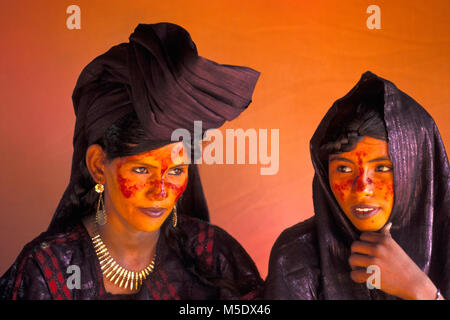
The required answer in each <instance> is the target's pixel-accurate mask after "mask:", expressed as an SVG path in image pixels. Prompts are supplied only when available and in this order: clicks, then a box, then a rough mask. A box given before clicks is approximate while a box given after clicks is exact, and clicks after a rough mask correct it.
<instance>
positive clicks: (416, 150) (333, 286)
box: [265, 72, 450, 300]
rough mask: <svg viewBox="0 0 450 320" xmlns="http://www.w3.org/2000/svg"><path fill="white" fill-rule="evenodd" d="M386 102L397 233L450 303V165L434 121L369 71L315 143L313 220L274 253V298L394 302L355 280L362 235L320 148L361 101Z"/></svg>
mask: <svg viewBox="0 0 450 320" xmlns="http://www.w3.org/2000/svg"><path fill="white" fill-rule="evenodd" d="M380 96H381V97H383V98H384V120H385V123H386V127H387V132H388V140H389V142H388V143H389V155H390V158H391V160H392V163H393V169H394V206H393V211H392V214H391V216H390V219H389V221H391V222H392V228H391V234H392V237H393V238H394V240H395V241H396V242H397V243H398V244H399V245H400V246H401V247H402V248H403V250H404V251H405V252H406V253H407V254H408V255H409V257H411V259H412V260H413V261H414V262H415V263H416V264H417V265H418V266H419V267H420V269H421V270H423V271H424V272H425V273H426V274H427V275H428V276H429V278H430V279H431V280H432V281H433V283H434V284H435V285H436V287H437V288H439V289H440V290H441V292H442V294H443V295H444V297H447V298H448V297H450V262H449V259H450V247H449V245H450V227H449V210H450V207H449V205H450V203H449V200H450V197H449V193H448V187H449V165H448V158H447V154H446V152H445V148H444V145H443V143H442V140H441V137H440V134H439V131H438V128H437V127H436V124H435V122H434V121H433V119H432V118H431V116H430V115H429V114H428V113H427V112H426V111H425V110H424V109H423V108H422V107H421V106H420V105H419V104H418V103H417V102H416V101H414V100H413V99H412V98H411V97H409V96H408V95H406V94H405V93H403V92H402V91H400V90H399V89H398V88H397V87H396V86H395V85H394V84H393V83H391V82H389V81H387V80H385V79H382V78H380V77H378V76H376V75H374V74H373V73H371V72H366V73H364V74H363V75H362V77H361V80H360V81H359V82H358V83H357V84H356V86H355V87H354V88H353V89H352V90H351V91H350V92H349V93H348V94H347V95H346V96H344V97H343V98H341V99H339V100H337V101H336V102H335V103H334V104H333V106H332V107H331V108H330V110H329V111H328V112H327V114H326V115H325V117H324V118H323V120H322V121H321V123H320V125H319V127H318V128H317V130H316V132H315V133H314V136H313V137H312V139H311V144H310V149H311V158H312V162H313V165H314V169H315V176H314V180H313V200H314V212H315V215H314V217H312V218H310V219H308V220H307V221H304V222H301V223H299V224H297V225H295V226H293V227H291V228H288V229H286V230H285V231H284V232H283V233H282V234H281V235H280V237H279V238H278V239H277V241H276V243H275V245H274V247H273V248H272V252H271V257H270V263H269V274H268V277H267V280H266V287H265V297H266V298H268V299H336V300H339V299H396V297H394V296H391V295H388V294H386V293H384V292H382V291H380V290H377V289H372V290H370V289H368V288H367V286H366V284H365V283H363V284H357V283H355V282H353V281H352V280H351V278H350V272H351V269H350V266H349V264H348V258H349V256H350V245H351V243H352V242H353V241H354V240H357V239H358V238H359V234H360V232H359V231H358V230H357V229H356V228H354V227H353V225H352V224H351V222H350V221H349V220H348V219H347V218H346V216H345V215H344V213H343V212H342V210H341V209H340V207H339V205H338V203H337V201H336V199H335V197H334V195H333V193H332V191H331V189H330V187H329V182H328V181H329V180H328V166H327V163H325V161H324V160H322V159H321V158H320V156H319V148H320V147H321V146H322V145H323V144H324V141H326V137H327V134H328V132H330V131H331V129H332V128H335V127H336V126H339V125H340V123H342V120H343V119H346V118H348V117H351V116H352V113H354V110H355V109H356V107H357V105H358V102H360V101H362V100H364V99H376V98H377V97H380Z"/></svg>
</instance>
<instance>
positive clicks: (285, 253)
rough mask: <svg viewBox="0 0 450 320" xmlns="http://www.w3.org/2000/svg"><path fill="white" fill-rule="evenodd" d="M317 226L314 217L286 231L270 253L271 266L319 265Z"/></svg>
mask: <svg viewBox="0 0 450 320" xmlns="http://www.w3.org/2000/svg"><path fill="white" fill-rule="evenodd" d="M318 254H319V253H318V250H317V236H316V225H315V220H314V217H311V218H309V219H307V220H305V221H303V222H300V223H297V224H296V225H294V226H292V227H289V228H287V229H285V230H284V231H283V232H282V233H281V234H280V236H279V237H278V239H277V240H276V241H275V244H274V245H273V247H272V250H271V253H270V264H274V263H278V264H280V263H283V264H289V263H290V262H295V264H296V265H297V267H302V266H304V267H307V266H316V265H318Z"/></svg>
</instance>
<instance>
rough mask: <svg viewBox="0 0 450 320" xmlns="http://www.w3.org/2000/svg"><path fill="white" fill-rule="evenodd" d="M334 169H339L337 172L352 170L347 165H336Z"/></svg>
mask: <svg viewBox="0 0 450 320" xmlns="http://www.w3.org/2000/svg"><path fill="white" fill-rule="evenodd" d="M336 170H337V171H339V172H344V173H349V172H352V169H351V168H350V167H347V166H338V167H337V168H336Z"/></svg>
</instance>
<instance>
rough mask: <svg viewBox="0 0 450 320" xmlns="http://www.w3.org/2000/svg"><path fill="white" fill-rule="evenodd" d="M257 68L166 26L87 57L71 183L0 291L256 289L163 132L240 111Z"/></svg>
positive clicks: (124, 295)
mask: <svg viewBox="0 0 450 320" xmlns="http://www.w3.org/2000/svg"><path fill="white" fill-rule="evenodd" d="M258 76H259V73H258V72H256V71H254V70H252V69H250V68H246V67H239V66H230V65H220V64H217V63H215V62H213V61H210V60H207V59H205V58H202V57H200V56H198V54H197V49H196V46H195V44H194V43H193V41H192V40H191V38H190V36H189V34H188V32H187V31H186V30H184V29H183V28H181V27H179V26H177V25H174V24H169V23H159V24H150V25H142V24H141V25H139V26H138V27H137V28H136V30H135V31H134V33H133V34H132V35H131V36H130V41H129V43H123V44H120V45H118V46H115V47H113V48H111V49H110V50H109V51H108V52H106V53H105V54H103V55H101V56H99V57H97V58H96V59H94V60H93V61H92V62H91V63H90V64H89V65H88V66H87V67H86V68H85V69H84V70H83V72H82V73H81V75H80V77H79V79H78V82H77V84H76V87H75V90H74V93H73V102H74V108H75V114H76V124H75V133H74V154H73V159H72V171H71V177H70V183H69V186H68V187H67V189H66V191H65V193H64V195H63V197H62V199H61V201H60V203H59V206H58V208H57V209H56V212H55V215H54V217H53V220H52V222H51V224H50V226H49V228H48V230H47V231H46V232H44V233H42V234H41V235H40V236H38V237H37V238H36V239H34V240H33V241H31V242H30V243H28V244H27V245H26V246H25V247H24V249H23V250H22V252H21V253H20V255H19V257H18V258H17V260H16V261H15V263H14V264H13V265H12V266H11V268H10V269H9V270H8V271H7V272H6V273H5V274H4V276H3V277H2V278H1V279H0V298H2V299H239V298H247V299H251V298H253V297H256V296H257V295H258V293H259V292H260V289H261V287H262V280H261V278H260V276H259V273H258V270H257V269H256V266H255V264H254V263H253V261H252V260H251V258H250V257H249V255H248V254H247V253H246V252H245V250H244V249H243V248H242V247H241V246H240V245H239V243H238V242H237V241H236V240H234V239H233V238H232V237H231V236H230V235H228V234H227V233H226V232H225V231H223V230H222V229H220V228H218V227H216V226H213V225H211V224H210V223H209V222H208V221H209V214H208V209H207V206H206V201H205V198H204V195H203V190H202V186H201V183H200V178H199V175H198V170H197V167H196V166H195V164H189V163H190V162H189V161H188V160H191V159H189V158H188V154H189V152H186V151H190V150H189V148H188V149H186V148H184V147H183V142H180V141H172V139H171V135H172V132H173V131H174V130H175V129H178V128H183V129H185V130H187V132H189V133H190V134H191V136H193V130H194V121H196V120H199V121H202V127H203V130H207V129H210V128H217V127H220V126H221V125H222V124H223V123H224V122H225V121H226V120H232V119H234V118H235V117H237V116H238V115H239V114H240V113H241V112H242V111H243V110H245V109H246V108H247V106H248V105H249V104H250V102H251V96H252V93H253V90H254V86H255V84H256V81H257V79H258ZM202 133H203V132H202ZM184 142H185V141H184ZM191 162H192V161H191Z"/></svg>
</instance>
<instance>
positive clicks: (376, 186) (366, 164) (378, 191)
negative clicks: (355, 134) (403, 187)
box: [328, 137, 394, 231]
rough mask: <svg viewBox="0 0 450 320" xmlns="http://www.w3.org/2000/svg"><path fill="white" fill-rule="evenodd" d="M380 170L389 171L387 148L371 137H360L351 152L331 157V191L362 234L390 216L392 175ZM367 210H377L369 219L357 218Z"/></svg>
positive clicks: (390, 171) (361, 216) (390, 172)
mask: <svg viewBox="0 0 450 320" xmlns="http://www.w3.org/2000/svg"><path fill="white" fill-rule="evenodd" d="M383 166H384V167H390V168H392V163H391V162H390V160H389V153H388V145H387V143H386V142H385V141H382V140H378V139H375V138H371V137H363V139H361V141H359V142H358V143H357V144H356V146H355V148H354V149H353V150H351V151H348V152H343V153H340V154H339V155H330V161H329V172H328V173H329V183H330V187H331V190H332V191H333V194H334V196H335V198H336V200H337V202H338V203H339V206H340V207H341V209H342V211H343V212H344V214H345V215H346V216H347V217H348V218H349V219H350V221H351V222H352V223H353V224H354V226H355V227H356V228H358V229H359V230H361V231H372V230H379V229H380V228H381V227H382V226H383V225H384V224H385V223H386V221H387V220H388V218H389V216H390V214H391V211H392V205H393V196H394V193H393V173H392V170H386V169H385V168H383ZM380 168H382V169H381V170H380ZM368 207H374V208H377V209H378V210H377V211H375V212H376V213H375V215H372V216H370V217H371V218H370V219H367V218H365V217H364V216H363V215H361V214H360V213H361V210H362V209H365V208H368ZM354 210H359V212H356V211H354Z"/></svg>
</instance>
